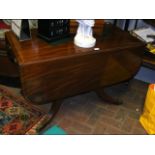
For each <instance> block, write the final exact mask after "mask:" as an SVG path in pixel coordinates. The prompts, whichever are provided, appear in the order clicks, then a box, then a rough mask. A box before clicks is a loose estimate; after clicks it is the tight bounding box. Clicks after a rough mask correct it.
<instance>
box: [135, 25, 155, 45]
mask: <svg viewBox="0 0 155 155" xmlns="http://www.w3.org/2000/svg"><path fill="white" fill-rule="evenodd" d="M134 34H135V36H137V37H138V38H139V39H141V40H142V41H144V42H146V43H150V42H153V41H154V40H153V39H152V38H149V37H147V35H155V30H154V29H152V28H151V27H148V28H141V29H137V30H133V35H134Z"/></svg>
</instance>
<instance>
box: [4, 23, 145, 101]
mask: <svg viewBox="0 0 155 155" xmlns="http://www.w3.org/2000/svg"><path fill="white" fill-rule="evenodd" d="M104 28H105V32H104V33H103V34H102V33H101V34H100V35H97V36H96V38H97V44H96V46H95V47H96V48H99V49H100V50H99V51H95V50H94V48H89V49H84V48H79V47H76V46H75V45H74V43H73V37H70V38H69V39H66V40H63V41H60V42H59V43H58V42H57V43H51V44H49V43H47V42H45V41H44V40H41V39H40V38H38V37H37V36H36V33H35V32H32V40H29V41H24V42H19V41H18V39H17V38H16V36H15V35H14V34H13V33H12V32H7V33H6V40H7V42H8V43H9V44H10V46H11V47H12V52H13V53H12V54H14V56H15V58H16V59H17V64H18V65H19V71H20V78H21V84H22V90H23V93H24V95H25V97H27V98H29V99H31V100H32V101H33V102H36V103H45V102H49V101H53V100H57V99H62V98H64V97H68V96H72V95H76V94H79V93H83V92H86V91H90V90H96V89H97V88H101V87H105V86H110V85H112V84H116V83H119V82H122V81H125V80H128V79H130V78H132V77H133V76H134V75H135V74H136V72H137V71H138V69H139V67H140V65H141V56H142V54H143V47H144V45H143V43H141V42H140V41H139V40H137V39H136V38H133V37H132V36H130V35H129V34H128V33H127V32H123V31H121V30H119V29H118V28H114V27H113V26H111V25H106V26H105V27H104Z"/></svg>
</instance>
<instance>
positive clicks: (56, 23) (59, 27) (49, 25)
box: [38, 19, 70, 41]
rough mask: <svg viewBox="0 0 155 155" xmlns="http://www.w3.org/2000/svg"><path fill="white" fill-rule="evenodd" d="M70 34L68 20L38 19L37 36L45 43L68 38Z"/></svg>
mask: <svg viewBox="0 0 155 155" xmlns="http://www.w3.org/2000/svg"><path fill="white" fill-rule="evenodd" d="M69 33H70V20H69V19H39V20H38V36H39V37H41V38H43V39H45V40H46V41H56V40H60V39H63V38H65V37H68V36H69Z"/></svg>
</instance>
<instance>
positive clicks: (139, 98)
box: [10, 79, 148, 135]
mask: <svg viewBox="0 0 155 155" xmlns="http://www.w3.org/2000/svg"><path fill="white" fill-rule="evenodd" d="M147 87H148V84H147V83H144V82H142V81H138V80H135V79H133V80H131V81H130V83H129V84H126V83H122V84H119V85H116V86H113V87H110V88H108V89H106V91H107V92H108V93H109V94H111V95H112V96H114V97H115V98H117V99H119V100H121V101H122V102H123V104H122V105H119V106H116V105H111V104H107V103H105V102H103V101H102V100H101V99H100V98H99V97H98V96H97V95H96V93H95V92H88V93H86V94H81V95H78V96H74V97H70V98H66V99H65V100H64V102H63V106H62V107H61V109H60V111H59V113H58V114H57V116H56V117H55V119H54V120H53V121H52V122H51V123H50V124H49V125H48V126H47V128H48V127H51V126H52V125H59V126H60V127H61V128H62V129H64V130H65V131H66V133H67V134H136V135H137V134H138V135H139V134H146V132H145V131H144V129H143V128H142V126H141V125H140V123H139V116H140V115H141V113H142V110H143V104H144V101H145V95H146V92H147ZM10 89H11V90H12V91H14V92H16V93H17V94H18V95H20V93H19V89H14V88H10ZM49 106H50V104H46V105H42V106H40V107H41V108H43V109H44V110H47V111H48V110H49Z"/></svg>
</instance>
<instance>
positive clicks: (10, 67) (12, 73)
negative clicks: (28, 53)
mask: <svg viewBox="0 0 155 155" xmlns="http://www.w3.org/2000/svg"><path fill="white" fill-rule="evenodd" d="M5 44H6V43H5V40H0V76H7V77H18V76H19V72H18V69H17V65H16V64H14V63H12V62H11V61H10V59H9V58H8V54H7V50H6V46H5Z"/></svg>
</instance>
